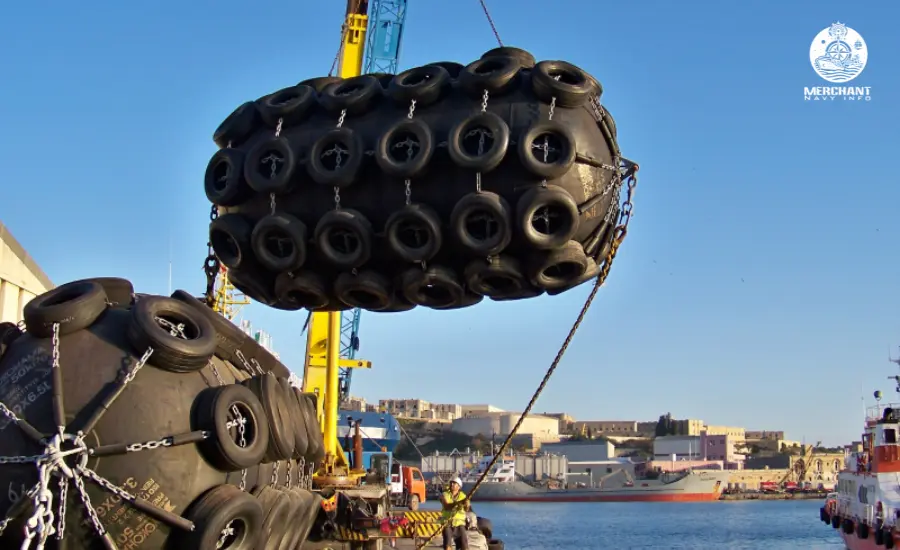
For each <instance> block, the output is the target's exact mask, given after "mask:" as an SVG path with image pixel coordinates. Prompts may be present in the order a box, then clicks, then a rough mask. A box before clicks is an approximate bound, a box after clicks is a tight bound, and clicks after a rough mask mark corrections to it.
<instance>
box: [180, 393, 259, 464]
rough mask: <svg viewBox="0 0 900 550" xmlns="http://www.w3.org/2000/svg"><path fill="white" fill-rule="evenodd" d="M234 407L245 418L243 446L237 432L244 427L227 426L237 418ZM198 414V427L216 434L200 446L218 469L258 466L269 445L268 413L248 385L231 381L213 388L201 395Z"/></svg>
mask: <svg viewBox="0 0 900 550" xmlns="http://www.w3.org/2000/svg"><path fill="white" fill-rule="evenodd" d="M234 409H237V410H238V412H239V413H240V415H241V416H242V417H243V418H244V419H245V423H244V424H243V428H244V437H243V441H244V442H245V444H244V446H241V444H240V441H241V439H240V435H237V434H239V430H240V428H239V427H236V428H229V427H228V426H227V424H228V422H230V421H232V420H237V418H235V415H234ZM194 414H195V418H196V419H197V420H196V425H197V429H199V430H206V431H209V432H211V434H212V435H211V436H210V437H209V438H208V439H206V440H204V441H203V442H201V444H200V446H199V447H200V450H201V452H203V456H204V457H205V458H206V460H207V461H208V462H209V463H210V464H211V465H213V466H214V467H215V468H217V469H219V470H221V471H223V472H235V471H238V470H241V469H244V468H250V467H251V466H256V465H257V464H259V463H260V461H261V460H262V459H263V456H265V454H266V447H267V446H268V444H269V424H268V421H267V420H266V412H265V410H264V409H263V406H262V403H260V402H259V399H257V398H256V396H255V395H254V394H253V392H252V391H250V390H249V389H248V388H246V387H245V386H242V385H239V384H228V385H225V386H219V387H215V388H209V389H208V390H206V391H204V392H203V393H201V394H200V395H198V396H197V400H196V408H195V412H194ZM232 430H233V431H234V433H232ZM236 436H237V437H236Z"/></svg>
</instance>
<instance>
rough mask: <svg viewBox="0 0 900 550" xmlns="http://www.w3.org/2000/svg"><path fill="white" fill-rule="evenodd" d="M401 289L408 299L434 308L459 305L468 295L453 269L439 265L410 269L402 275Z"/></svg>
mask: <svg viewBox="0 0 900 550" xmlns="http://www.w3.org/2000/svg"><path fill="white" fill-rule="evenodd" d="M400 291H401V292H402V293H403V297H404V298H406V300H407V301H409V302H411V303H413V304H416V305H419V306H425V307H429V308H432V309H447V308H452V307H454V306H459V305H461V304H462V303H463V299H464V298H465V295H466V291H465V289H464V288H463V286H462V284H461V283H460V281H459V278H458V277H457V276H456V274H455V273H454V272H453V270H451V269H449V268H447V267H443V266H437V265H432V266H429V267H427V268H426V269H424V270H423V269H422V268H417V267H413V268H410V269H408V270H407V271H406V272H405V273H403V275H401V277H400Z"/></svg>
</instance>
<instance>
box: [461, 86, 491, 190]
mask: <svg viewBox="0 0 900 550" xmlns="http://www.w3.org/2000/svg"><path fill="white" fill-rule="evenodd" d="M488 99H490V94H489V93H488V91H487V88H485V90H484V94H482V96H481V112H482V113H486V112H487V108H488ZM473 132H478V156H481V155H483V154H484V146H485V144H486V141H485V140H486V138H487V134H488V132H487V131H486V130H483V129H481V128H476V129H474V130H472V131H470V132H468V133H467V134H466V137H469V136H471V135H472V134H473ZM475 192H476V193H481V171H480V170H479V171H478V172H475Z"/></svg>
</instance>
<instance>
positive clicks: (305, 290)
mask: <svg viewBox="0 0 900 550" xmlns="http://www.w3.org/2000/svg"><path fill="white" fill-rule="evenodd" d="M275 295H276V296H277V297H278V300H279V301H281V302H282V303H284V304H286V305H287V306H289V307H290V309H294V310H297V309H308V310H310V311H315V310H319V309H321V308H324V307H327V306H328V305H329V303H330V300H331V299H330V292H329V291H328V287H327V286H326V285H325V282H324V281H323V280H322V278H321V277H320V276H319V275H318V274H316V273H314V272H311V271H302V270H301V271H297V272H295V273H282V274H281V275H279V276H278V278H277V279H275Z"/></svg>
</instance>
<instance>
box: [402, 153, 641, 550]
mask: <svg viewBox="0 0 900 550" xmlns="http://www.w3.org/2000/svg"><path fill="white" fill-rule="evenodd" d="M621 162H622V171H621V172H619V173H618V174H616V176H615V177H614V178H613V180H615V181H618V182H623V183H624V186H625V190H626V195H625V202H624V203H623V204H622V206H621V208H620V209H619V220H618V225H617V226H616V228H615V230H614V231H613V240H612V245H611V246H610V247H609V252H607V253H606V257H605V258H603V264H602V267H601V268H600V273H599V274H598V275H597V278H596V280H595V281H594V287H593V288H592V289H591V292H590V294H588V297H587V299H586V300H585V302H584V305H583V306H581V311H580V312H579V313H578V317H577V318H576V319H575V322H574V323H573V324H572V328H570V329H569V333H568V334H567V335H566V338H565V340H563V343H562V345H561V346H560V348H559V350H558V351H557V352H556V357H554V358H553V362H552V363H550V367H549V368H548V369H547V372H546V373H545V374H544V378H543V379H542V380H541V383H540V384H539V385H538V387H537V389H536V390H535V391H534V393H533V394H532V396H531V399H530V400H529V401H528V405H527V406H526V407H525V409H524V410H523V411H522V414H521V415H520V416H519V420H518V421H516V424H515V426H513V429H512V430H511V431H510V433H509V435H508V436H506V439H505V440H504V441H503V444H502V445H500V448H499V449H497V450H496V452H494V457H493V458H492V459H491V461H490V463H489V464H488V465H487V466H486V467H485V468H484V471H483V472H482V473H481V475H480V476H479V477H478V480H477V481H476V482H475V485H473V486H472V489H471V490H470V491H469V493H468V494H467V495H466V498H465V500H464V502H469V501H471V500H472V496H473V495H474V494H475V491H477V490H478V488H479V487H480V486H481V484H482V483H484V480H485V478H486V477H487V475H488V473H490V471H491V470H492V469H493V468H494V466H495V465H496V463H497V460H498V459H499V458H500V457H502V456H503V454H504V453H505V452H506V449H507V448H509V444H510V443H511V442H512V440H513V438H514V437H515V436H516V433H517V432H518V431H519V428H521V427H522V423H523V422H524V421H525V419H526V418H527V417H528V415H529V414H530V413H531V410H532V409H533V408H534V405H535V403H537V400H538V398H539V397H540V396H541V393H542V392H543V391H544V388H546V387H547V383H548V382H550V378H551V377H552V376H553V373H554V372H555V371H556V368H557V367H558V366H559V363H560V361H561V360H562V358H563V355H565V353H566V350H567V349H568V348H569V344H571V343H572V339H573V338H574V337H575V333H576V332H577V331H578V328H579V327H580V326H581V323H582V322H583V321H584V318H585V316H586V315H587V312H588V310H589V309H590V307H591V304H592V303H593V302H594V298H596V296H597V292H598V291H599V290H600V287H602V286H603V284H604V283H605V282H606V279H607V277H609V272H610V269H612V264H613V261H614V260H615V258H616V254H617V253H618V252H619V247H620V246H622V242H623V241H624V240H625V236H626V235H628V224H629V223H631V217H632V215H633V214H632V212H633V209H634V204H633V202H632V200H633V198H634V191H635V189H636V188H637V172H638V165H637V164H635V163H634V162H631V161H629V160H626V159H621ZM619 188H621V186H619ZM449 522H450V520H449V519H447V520H445V521H444V522H443V523H442V524H441V526H440V528H439V529H437V530H436V531H434V533H433V534H432V535H431V536H430V537H428V539H427V540H426V541H424V542H423V543H422V544H420V545H416V550H421V549H423V548H425V547H426V546H428V545H429V544H431V541H432V540H434V538H435V537H436V536H437V534H438V533H441V532H443V530H444V527H446V526H447V525H448V524H449Z"/></svg>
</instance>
